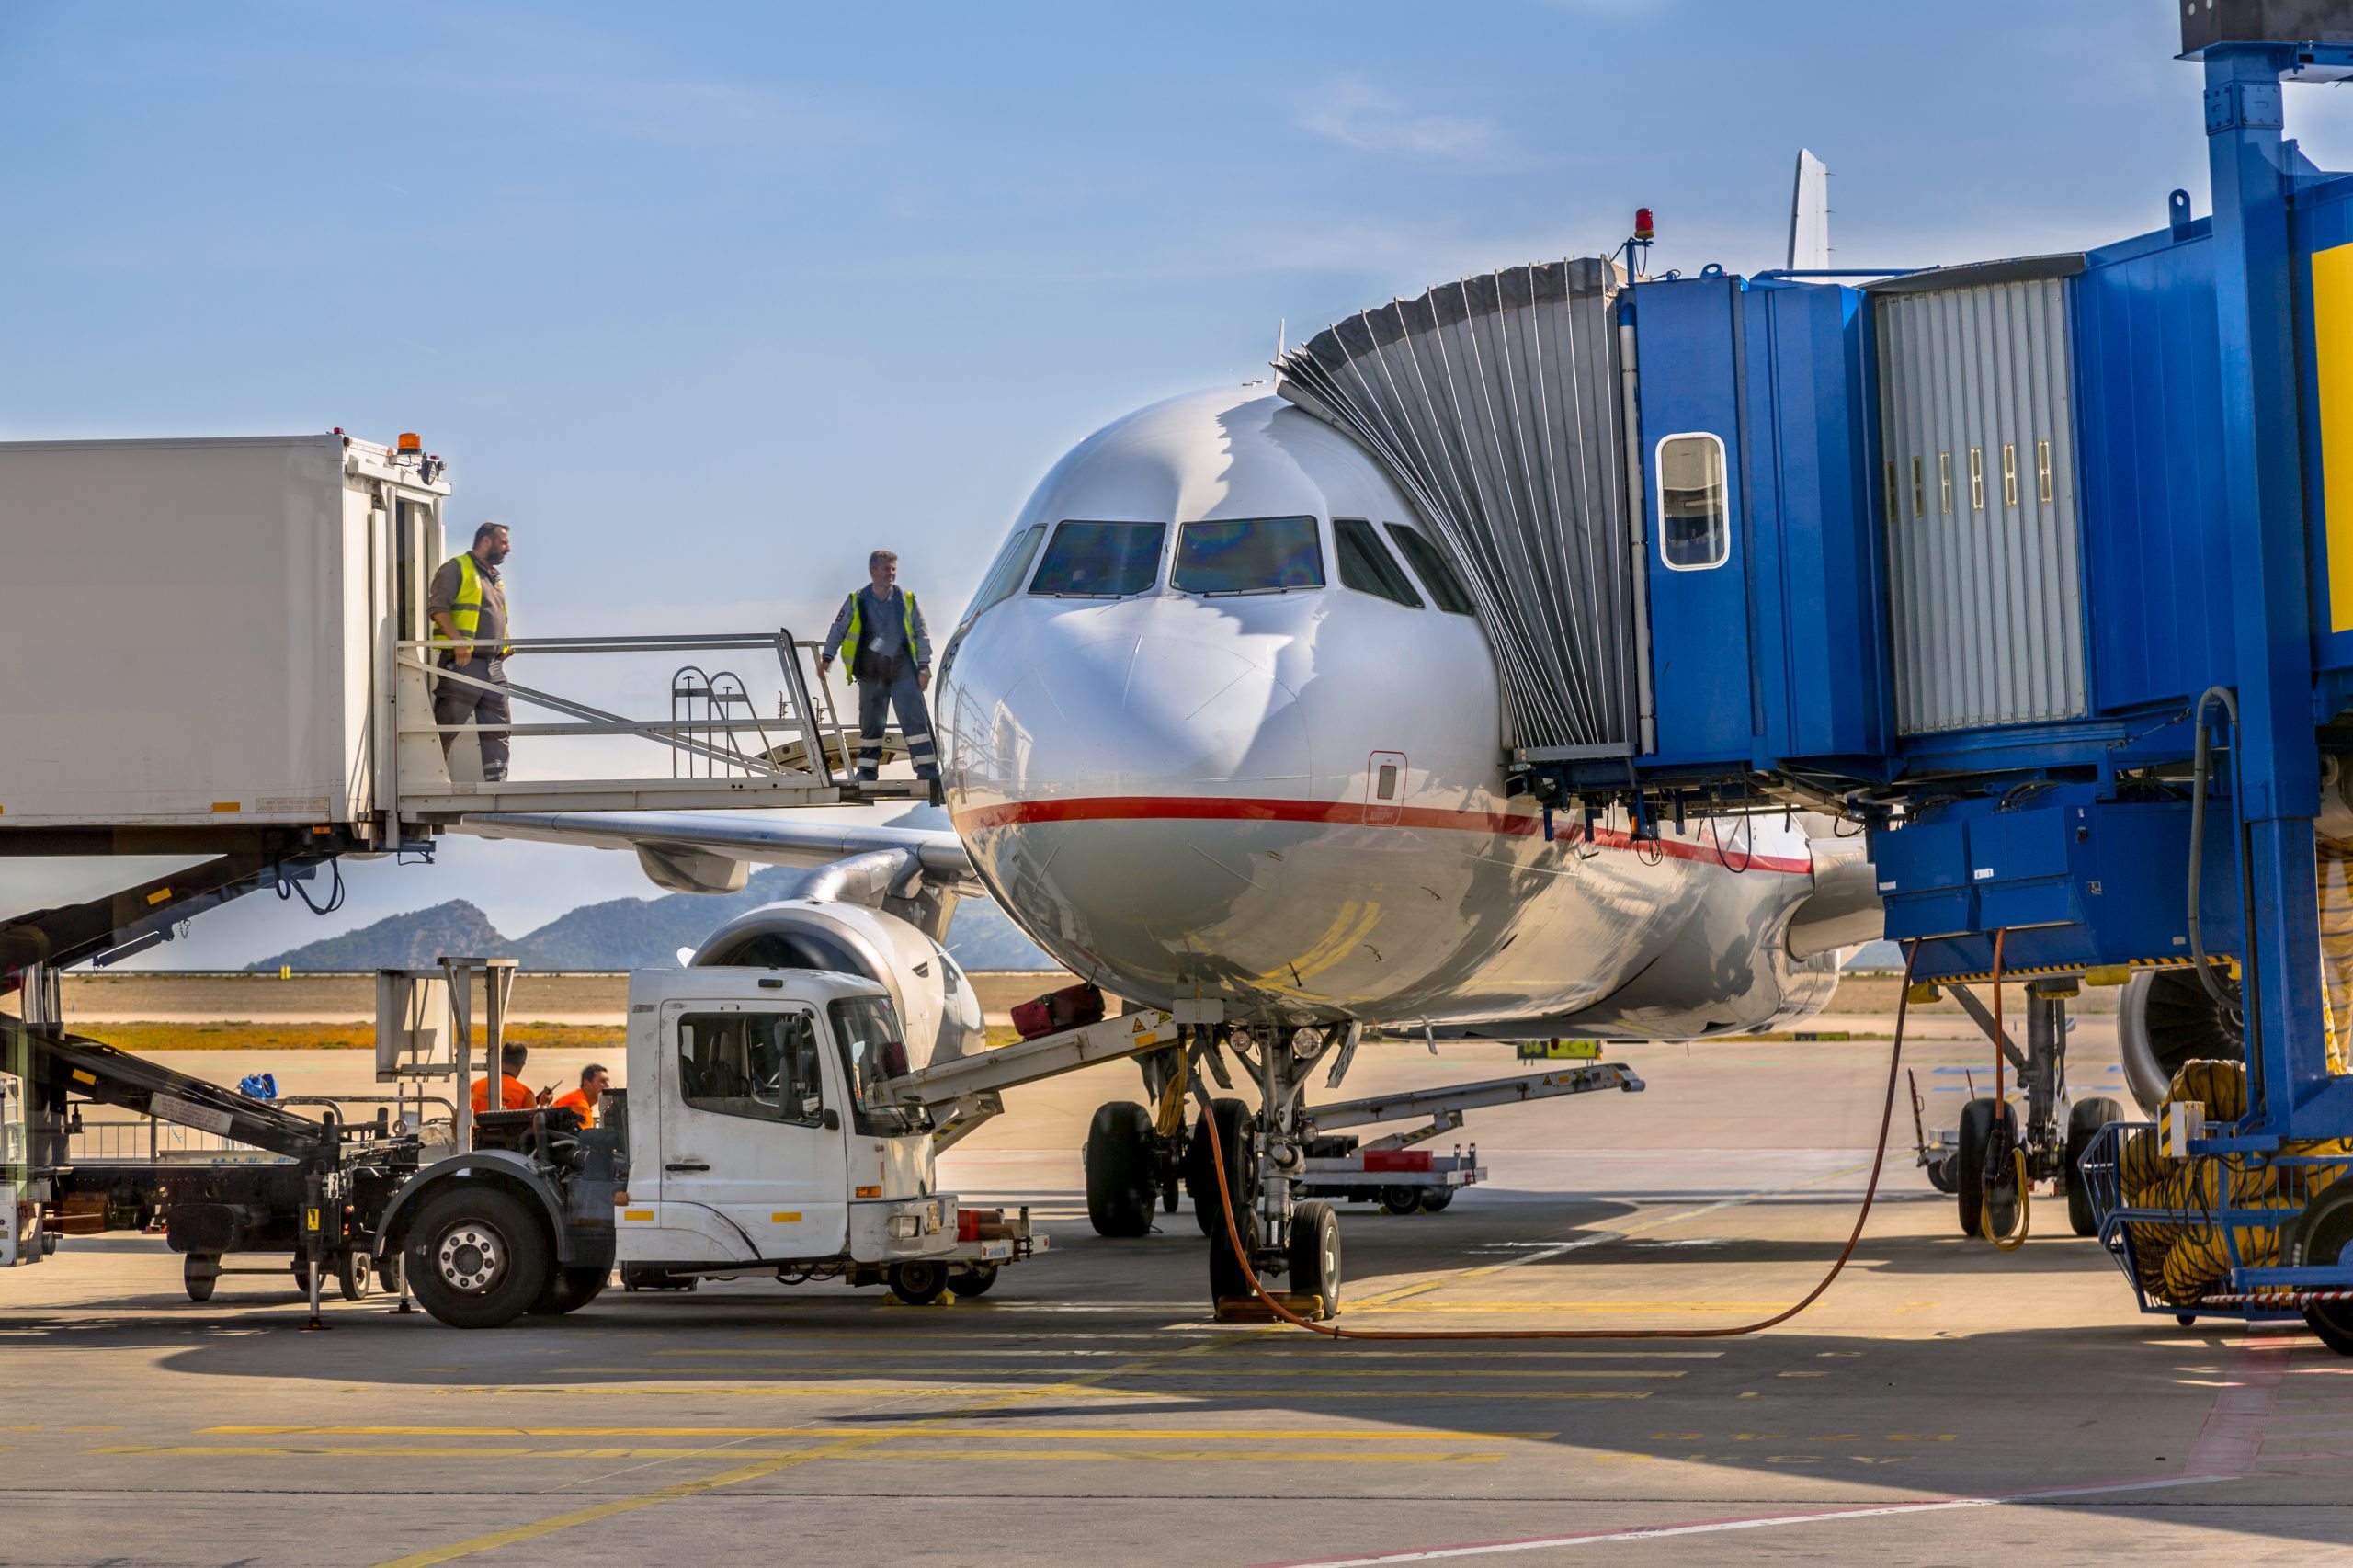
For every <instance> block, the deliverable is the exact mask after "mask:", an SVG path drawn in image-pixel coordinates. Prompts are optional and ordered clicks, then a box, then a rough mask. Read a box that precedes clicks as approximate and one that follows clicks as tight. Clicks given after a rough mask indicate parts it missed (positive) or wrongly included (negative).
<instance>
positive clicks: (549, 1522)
mask: <svg viewBox="0 0 2353 1568" xmlns="http://www.w3.org/2000/svg"><path fill="white" fill-rule="evenodd" d="M889 1440H890V1439H889V1435H888V1434H885V1433H877V1434H874V1435H872V1436H869V1435H867V1434H864V1433H860V1434H858V1435H857V1436H855V1437H841V1438H837V1439H835V1441H833V1442H830V1443H821V1444H819V1445H818V1446H817V1447H815V1448H812V1449H801V1451H799V1452H798V1453H794V1454H790V1455H787V1456H786V1457H784V1458H782V1459H773V1460H759V1461H758V1462H756V1463H754V1464H747V1465H739V1466H738V1467H736V1468H735V1469H733V1470H727V1471H721V1472H720V1473H719V1474H717V1475H707V1476H705V1477H703V1478H702V1479H701V1480H699V1481H681V1482H679V1483H676V1484H675V1485H670V1486H665V1487H663V1488H661V1489H660V1490H658V1491H654V1492H645V1493H641V1494H638V1495H637V1496H634V1497H616V1498H614V1499H613V1500H612V1501H610V1502H608V1503H592V1504H590V1505H589V1506H587V1507H585V1508H574V1509H573V1510H572V1511H571V1512H569V1513H564V1514H557V1515H555V1516H553V1517H550V1518H545V1519H538V1520H534V1521H533V1522H532V1523H530V1524H528V1525H516V1526H514V1527H512V1528H508V1529H503V1530H495V1531H493V1532H492V1533H491V1534H489V1535H478V1536H475V1537H473V1538H472V1540H460V1541H453V1542H451V1543H450V1544H449V1545H448V1546H437V1547H431V1548H428V1549H427V1550H426V1551H417V1552H411V1553H410V1554H409V1555H408V1556H406V1557H395V1558H392V1559H391V1560H389V1561H387V1562H381V1563H379V1564H377V1568H435V1564H437V1563H442V1562H455V1561H457V1560H458V1559H459V1558H460V1557H472V1556H475V1555H477V1554H479V1553H482V1552H484V1551H497V1550H498V1549H499V1548H501V1547H506V1546H516V1545H519V1544H520V1543H522V1542H524V1541H527V1540H539V1539H540V1537H541V1536H547V1535H553V1534H555V1533H556V1532H557V1531H559V1530H568V1529H572V1528H575V1527H576V1526H580V1525H590V1524H595V1523H597V1521H598V1520H600V1519H609V1518H611V1517H613V1516H615V1515H616V1514H630V1513H634V1512H636V1511H637V1510H638V1509H640V1508H651V1507H654V1506H655V1505H657V1504H661V1503H670V1502H675V1501H676V1500H677V1499H679V1498H681V1497H699V1496H701V1495H702V1494H704V1493H706V1492H716V1491H718V1490H719V1489H720V1488H722V1487H724V1486H735V1485H740V1484H741V1483H745V1482H747V1481H758V1480H760V1479H762V1478H763V1477H766V1476H770V1475H774V1474H776V1473H777V1472H778V1471H785V1470H790V1469H791V1468H792V1467H793V1466H795V1465H802V1464H810V1463H813V1462H814V1461H815V1460H824V1459H832V1458H834V1457H835V1456H836V1455H840V1454H846V1453H848V1452H850V1451H852V1450H853V1449H862V1448H866V1447H869V1446H870V1445H872V1444H875V1443H881V1442H887V1441H889Z"/></svg>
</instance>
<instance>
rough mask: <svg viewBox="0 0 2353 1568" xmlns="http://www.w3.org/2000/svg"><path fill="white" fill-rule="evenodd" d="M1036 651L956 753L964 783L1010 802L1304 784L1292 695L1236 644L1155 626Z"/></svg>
mask: <svg viewBox="0 0 2353 1568" xmlns="http://www.w3.org/2000/svg"><path fill="white" fill-rule="evenodd" d="M994 719H995V722H994V723H993V724H992V725H991V726H990V728H991V731H992V734H991V736H990V744H989V745H988V746H987V748H986V749H987V751H988V753H989V754H990V755H989V756H987V757H986V759H985V766H983V767H979V768H973V767H970V766H969V765H970V764H971V763H972V762H976V761H981V760H982V759H980V758H973V757H970V756H968V758H967V763H968V767H967V770H966V777H965V778H964V779H963V780H962V782H963V783H964V785H965V786H966V787H967V788H968V789H970V788H972V787H974V786H979V787H980V790H982V791H983V792H985V793H995V794H997V795H999V796H1001V798H1004V799H1006V800H1008V801H1042V800H1051V799H1057V798H1080V797H1092V796H1100V795H1176V794H1188V795H1189V794H1201V793H1208V794H1213V795H1249V796H1264V795H1272V796H1275V797H1277V798H1280V799H1294V798H1297V797H1298V796H1299V795H1300V794H1301V793H1302V791H1303V790H1304V789H1305V786H1306V784H1307V782H1308V777H1309V755H1308V742H1307V727H1306V724H1305V722H1303V721H1302V717H1301V715H1300V711H1299V702H1298V698H1297V695H1296V694H1295V693H1294V692H1292V691H1291V690H1290V688H1289V687H1285V686H1284V685H1283V683H1282V682H1281V681H1279V680H1278V679H1277V678H1276V676H1275V674H1274V672H1273V670H1272V669H1270V668H1268V667H1267V665H1264V664H1261V663H1259V662H1258V661H1257V660H1256V659H1253V658H1251V657H1250V656H1248V655H1247V654H1246V653H1241V652H1238V651H1236V650H1235V649H1233V647H1232V646H1230V645H1227V646H1221V645H1218V644H1215V643H1211V642H1201V641H1198V640H1195V639H1192V638H1188V637H1184V636H1181V635H1172V634H1170V633H1168V632H1165V631H1140V632H1131V633H1127V634H1123V635H1097V636H1092V637H1086V636H1079V637H1073V638H1070V639H1067V640H1061V641H1059V642H1058V643H1057V645H1052V646H1049V647H1045V648H1042V649H1040V657H1038V658H1037V659H1036V660H1035V662H1033V663H1032V664H1031V665H1030V667H1029V670H1028V672H1027V673H1026V674H1025V675H1023V676H1021V677H1020V678H1019V679H1018V680H1017V681H1015V682H1014V683H1013V684H1012V685H1011V686H1009V687H1006V690H1005V692H1004V695H1003V696H1002V697H1001V698H1000V699H998V701H997V703H996V704H995V714H994ZM972 738H975V739H977V738H979V737H977V736H976V737H972Z"/></svg>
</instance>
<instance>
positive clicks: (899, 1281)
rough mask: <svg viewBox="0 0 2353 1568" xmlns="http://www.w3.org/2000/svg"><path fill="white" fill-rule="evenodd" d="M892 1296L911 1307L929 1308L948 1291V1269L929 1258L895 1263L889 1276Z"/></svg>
mask: <svg viewBox="0 0 2353 1568" xmlns="http://www.w3.org/2000/svg"><path fill="white" fill-rule="evenodd" d="M889 1278H890V1281H891V1294H892V1295H893V1296H896V1297H898V1298H899V1300H901V1301H904V1302H906V1303H907V1305H909V1306H911V1307H927V1306H929V1305H931V1303H932V1302H934V1301H938V1300H939V1298H940V1296H941V1295H942V1294H943V1293H945V1292H946V1290H947V1289H948V1268H947V1266H946V1265H944V1264H939V1263H935V1262H933V1261H932V1260H931V1259H929V1258H925V1259H922V1260H920V1261H918V1262H915V1263H894V1264H892V1266H891V1272H890V1276H889Z"/></svg>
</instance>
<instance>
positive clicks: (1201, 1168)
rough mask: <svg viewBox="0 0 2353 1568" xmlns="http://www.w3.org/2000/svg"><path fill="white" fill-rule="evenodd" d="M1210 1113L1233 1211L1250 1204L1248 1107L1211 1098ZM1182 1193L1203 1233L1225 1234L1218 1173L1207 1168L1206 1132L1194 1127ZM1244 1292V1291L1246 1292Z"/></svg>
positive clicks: (1239, 1103)
mask: <svg viewBox="0 0 2353 1568" xmlns="http://www.w3.org/2000/svg"><path fill="white" fill-rule="evenodd" d="M1210 1114H1211V1116H1214V1117H1216V1118H1217V1141H1218V1146H1219V1147H1220V1148H1222V1149H1223V1150H1224V1151H1225V1179H1226V1184H1227V1186H1228V1187H1230V1188H1231V1189H1232V1191H1233V1207H1234V1208H1235V1209H1236V1210H1243V1209H1247V1208H1248V1207H1250V1192H1251V1187H1250V1177H1251V1175H1252V1173H1253V1171H1254V1170H1255V1169H1256V1165H1255V1162H1253V1161H1252V1159H1251V1158H1250V1108H1249V1107H1248V1106H1246V1105H1244V1104H1243V1103H1242V1102H1241V1101H1240V1100H1236V1099H1222V1100H1211V1102H1210ZM1185 1192H1186V1195H1187V1196H1188V1197H1189V1198H1191V1199H1192V1200H1193V1220H1194V1222H1195V1223H1197V1224H1198V1225H1199V1226H1200V1228H1201V1234H1203V1235H1205V1236H1222V1235H1223V1234H1225V1218H1224V1210H1222V1209H1221V1208H1220V1207H1219V1205H1218V1199H1217V1173H1216V1172H1215V1171H1213V1170H1211V1168H1210V1140H1209V1134H1207V1133H1205V1132H1203V1131H1201V1130H1200V1129H1199V1127H1195V1128H1194V1129H1193V1141H1192V1142H1191V1144H1190V1145H1189V1146H1188V1148H1187V1149H1186V1151H1185ZM1245 1293H1246V1292H1245Z"/></svg>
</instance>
